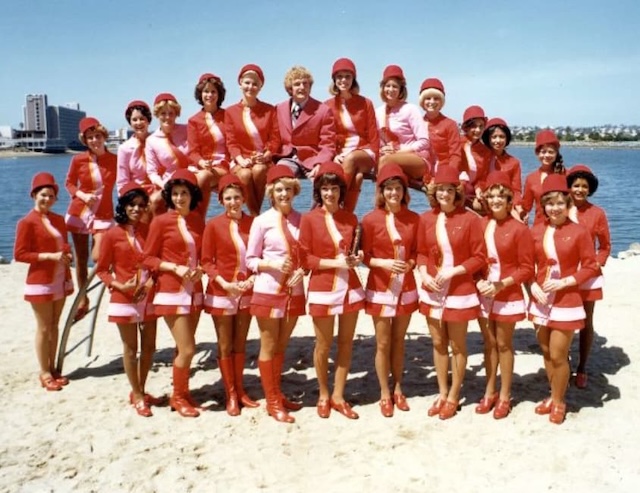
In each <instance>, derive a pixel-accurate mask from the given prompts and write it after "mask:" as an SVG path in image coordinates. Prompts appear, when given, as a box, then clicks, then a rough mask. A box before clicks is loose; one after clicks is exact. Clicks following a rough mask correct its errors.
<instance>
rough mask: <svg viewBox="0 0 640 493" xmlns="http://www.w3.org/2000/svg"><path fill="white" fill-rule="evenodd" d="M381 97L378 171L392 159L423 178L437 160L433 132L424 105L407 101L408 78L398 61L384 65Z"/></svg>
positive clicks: (413, 175)
mask: <svg viewBox="0 0 640 493" xmlns="http://www.w3.org/2000/svg"><path fill="white" fill-rule="evenodd" d="M380 98H381V99H382V101H383V103H384V104H383V105H382V106H379V107H378V108H377V109H376V119H377V121H378V129H379V132H380V161H379V163H378V172H379V171H380V170H381V169H382V168H384V167H385V166H386V165H387V164H388V163H396V164H397V165H398V166H400V167H401V168H402V171H403V172H404V174H405V175H407V176H408V177H409V178H412V179H415V180H422V179H423V177H424V176H425V174H427V173H428V172H430V170H431V165H432V164H433V158H432V155H431V145H430V143H429V134H428V132H427V128H426V127H425V125H424V122H423V121H422V116H421V115H420V109H419V108H418V107H417V106H416V105H414V104H409V103H407V102H406V99H407V81H406V79H405V78H404V73H403V72H402V69H401V68H400V67H398V66H397V65H389V66H388V67H386V68H385V69H384V72H383V74H382V80H381V81H380Z"/></svg>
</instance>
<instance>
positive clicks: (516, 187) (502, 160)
mask: <svg viewBox="0 0 640 493" xmlns="http://www.w3.org/2000/svg"><path fill="white" fill-rule="evenodd" d="M496 170H498V171H502V172H503V173H506V174H507V176H508V177H509V181H510V182H511V190H513V204H514V205H520V203H521V202H522V172H521V171H520V161H519V160H518V159H517V158H515V157H513V156H512V155H511V154H508V153H507V152H506V151H505V152H503V153H502V155H500V156H496V155H495V154H493V153H492V156H491V158H490V159H489V169H488V170H487V175H488V174H489V173H491V172H492V171H496ZM480 186H481V187H482V189H483V190H484V188H485V183H484V182H482V183H481V184H480Z"/></svg>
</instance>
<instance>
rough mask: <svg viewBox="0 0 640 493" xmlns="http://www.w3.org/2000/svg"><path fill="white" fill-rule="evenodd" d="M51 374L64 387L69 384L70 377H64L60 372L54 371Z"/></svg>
mask: <svg viewBox="0 0 640 493" xmlns="http://www.w3.org/2000/svg"><path fill="white" fill-rule="evenodd" d="M51 376H52V377H53V379H54V380H55V381H56V382H58V384H60V385H62V386H63V387H64V386H65V385H69V379H68V378H67V377H63V376H62V375H61V374H60V373H59V372H57V371H52V372H51Z"/></svg>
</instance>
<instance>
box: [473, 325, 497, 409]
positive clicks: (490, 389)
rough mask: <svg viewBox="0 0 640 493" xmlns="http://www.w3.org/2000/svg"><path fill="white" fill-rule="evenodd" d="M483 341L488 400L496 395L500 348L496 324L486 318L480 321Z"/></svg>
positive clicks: (485, 392)
mask: <svg viewBox="0 0 640 493" xmlns="http://www.w3.org/2000/svg"><path fill="white" fill-rule="evenodd" d="M478 323H479V324H480V331H481V332H482V340H483V342H484V370H485V372H486V374H487V386H486V388H485V391H484V396H485V397H486V398H491V397H493V394H495V393H496V375H497V372H498V346H497V344H498V343H497V340H496V324H495V322H493V321H491V320H488V319H486V318H480V319H478Z"/></svg>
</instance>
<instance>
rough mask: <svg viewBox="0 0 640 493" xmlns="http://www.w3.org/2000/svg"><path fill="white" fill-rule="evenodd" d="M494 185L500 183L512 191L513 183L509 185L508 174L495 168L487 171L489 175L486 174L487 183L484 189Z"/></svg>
mask: <svg viewBox="0 0 640 493" xmlns="http://www.w3.org/2000/svg"><path fill="white" fill-rule="evenodd" d="M495 185H502V186H503V187H504V188H508V189H509V190H511V191H512V192H513V185H511V180H510V179H509V175H507V174H506V173H505V172H504V171H498V170H496V171H492V172H491V173H489V176H487V184H486V186H485V187H484V189H485V190H489V189H490V188H491V187H493V186H495Z"/></svg>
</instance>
